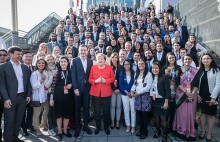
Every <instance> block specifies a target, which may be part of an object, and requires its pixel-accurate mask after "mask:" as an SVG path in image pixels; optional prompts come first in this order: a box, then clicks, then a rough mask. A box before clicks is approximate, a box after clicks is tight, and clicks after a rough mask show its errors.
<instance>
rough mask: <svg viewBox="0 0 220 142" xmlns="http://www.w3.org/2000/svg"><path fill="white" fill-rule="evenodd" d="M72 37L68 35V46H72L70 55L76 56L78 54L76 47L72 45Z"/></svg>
mask: <svg viewBox="0 0 220 142" xmlns="http://www.w3.org/2000/svg"><path fill="white" fill-rule="evenodd" d="M73 43H74V39H73V37H69V38H68V46H71V47H72V56H73V58H75V57H77V56H78V48H76V47H75V46H74V45H73Z"/></svg>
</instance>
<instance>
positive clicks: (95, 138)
mask: <svg viewBox="0 0 220 142" xmlns="http://www.w3.org/2000/svg"><path fill="white" fill-rule="evenodd" d="M90 127H91V129H92V131H93V132H94V130H95V127H94V122H91V125H90ZM110 131H111V134H110V135H109V136H107V135H106V134H105V132H104V131H103V130H101V131H100V133H99V134H98V135H94V134H92V135H87V134H86V133H84V132H83V131H82V132H81V133H80V137H79V138H78V139H75V138H66V137H64V138H63V142H146V141H150V142H160V141H161V139H162V138H161V137H160V138H159V139H153V134H154V131H155V128H154V127H152V125H150V126H149V127H148V131H149V134H148V135H149V136H148V138H146V139H145V140H140V139H139V138H138V137H136V136H135V135H132V134H131V133H126V132H125V127H123V126H121V128H120V129H119V130H117V129H113V130H112V129H110ZM42 132H43V131H42ZM70 132H71V133H72V134H74V131H73V130H71V131H70ZM43 133H44V134H45V135H44V136H40V137H37V136H36V135H35V133H30V135H29V136H27V137H22V136H20V137H21V139H22V140H25V142H56V141H57V138H56V137H50V136H48V133H47V132H43ZM198 141H199V140H198ZM203 141H204V142H205V140H203ZM203 141H201V142H203ZM212 141H213V142H217V141H219V142H220V128H219V127H217V126H215V129H214V132H213V140H212ZM169 142H183V141H181V140H180V139H178V138H176V137H174V136H172V135H171V134H170V135H169Z"/></svg>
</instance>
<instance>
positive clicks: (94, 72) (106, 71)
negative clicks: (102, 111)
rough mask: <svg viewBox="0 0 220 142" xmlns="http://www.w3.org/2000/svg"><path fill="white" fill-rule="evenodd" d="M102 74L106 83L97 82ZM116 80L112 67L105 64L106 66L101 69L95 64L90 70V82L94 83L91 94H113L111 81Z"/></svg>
mask: <svg viewBox="0 0 220 142" xmlns="http://www.w3.org/2000/svg"><path fill="white" fill-rule="evenodd" d="M100 76H102V77H103V78H104V79H105V80H106V83H95V80H96V79H98V78H99V77H100ZM114 81H115V77H114V72H113V70H112V67H111V66H109V65H105V68H103V69H99V68H98V65H93V66H92V68H91V70H90V75H89V83H90V84H92V86H91V89H90V92H89V93H90V95H92V96H95V97H109V96H111V95H112V88H111V83H113V82H114Z"/></svg>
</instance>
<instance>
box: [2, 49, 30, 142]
mask: <svg viewBox="0 0 220 142" xmlns="http://www.w3.org/2000/svg"><path fill="white" fill-rule="evenodd" d="M8 52H9V54H10V61H8V62H6V63H4V64H1V65H0V86H1V87H0V93H1V95H2V98H3V101H4V141H5V142H22V140H20V139H18V135H19V131H20V127H21V122H22V118H23V115H24V111H25V108H26V104H27V103H29V102H30V96H31V84H30V71H29V70H28V67H27V66H26V65H24V64H21V62H20V60H21V58H22V49H21V48H19V47H17V46H13V47H10V48H9V50H8Z"/></svg>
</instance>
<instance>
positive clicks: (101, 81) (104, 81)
mask: <svg viewBox="0 0 220 142" xmlns="http://www.w3.org/2000/svg"><path fill="white" fill-rule="evenodd" d="M95 83H106V80H105V78H104V77H102V76H100V77H99V78H97V79H96V80H95Z"/></svg>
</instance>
